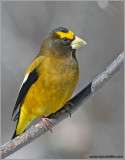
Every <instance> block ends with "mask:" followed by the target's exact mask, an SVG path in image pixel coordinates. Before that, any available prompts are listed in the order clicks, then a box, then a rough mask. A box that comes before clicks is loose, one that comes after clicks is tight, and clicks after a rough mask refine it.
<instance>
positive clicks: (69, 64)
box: [16, 56, 79, 134]
mask: <svg viewBox="0 0 125 160" xmlns="http://www.w3.org/2000/svg"><path fill="white" fill-rule="evenodd" d="M40 62H41V65H40V66H39V68H38V74H39V79H38V80H37V81H36V82H35V84H33V85H32V86H31V88H30V89H29V91H28V94H27V95H26V97H25V100H24V102H23V104H22V107H21V113H20V119H19V124H18V126H17V130H16V132H17V134H21V133H23V131H24V129H26V128H27V126H28V125H29V124H30V123H29V122H28V121H30V122H31V121H32V120H33V119H34V118H35V117H42V115H47V114H51V113H54V112H56V111H57V110H58V109H60V108H61V107H62V106H63V105H64V104H65V103H66V102H67V101H68V100H69V98H70V97H71V95H72V93H73V91H74V88H75V86H76V84H77V81H78V76H79V72H78V64H77V63H76V62H74V61H73V60H72V59H71V58H70V57H69V58H68V59H67V58H66V59H65V58H63V59H60V58H55V57H45V56H40V57H39V58H37V59H36V60H35V61H34V62H33V63H32V64H31V66H30V67H29V68H28V71H27V72H26V75H27V74H28V73H30V72H31V71H32V70H33V69H34V68H35V67H37V66H38V65H39V63H40ZM64 64H65V65H64ZM72 68H74V69H72ZM26 117H27V118H26ZM27 123H28V124H27ZM22 126H23V127H22ZM24 126H25V127H24Z"/></svg>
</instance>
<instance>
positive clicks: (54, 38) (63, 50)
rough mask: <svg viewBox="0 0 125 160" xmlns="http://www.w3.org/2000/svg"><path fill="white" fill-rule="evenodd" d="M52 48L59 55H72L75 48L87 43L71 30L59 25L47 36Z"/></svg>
mask: <svg viewBox="0 0 125 160" xmlns="http://www.w3.org/2000/svg"><path fill="white" fill-rule="evenodd" d="M47 43H48V45H49V47H50V49H51V50H52V51H53V52H54V53H55V54H56V55H58V56H70V55H71V54H72V52H73V50H76V49H77V48H79V47H81V46H83V45H86V44H87V43H86V42H85V41H84V40H83V39H81V38H79V37H77V36H75V35H74V33H73V32H71V31H70V30H68V29H66V28H64V27H59V28H56V29H54V30H52V31H51V33H50V35H49V37H48V38H47Z"/></svg>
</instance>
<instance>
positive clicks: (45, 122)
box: [41, 116, 53, 133]
mask: <svg viewBox="0 0 125 160" xmlns="http://www.w3.org/2000/svg"><path fill="white" fill-rule="evenodd" d="M41 120H42V122H43V125H44V127H45V129H48V130H50V131H51V133H52V128H51V126H50V124H49V122H50V123H53V121H52V120H51V119H49V118H46V117H45V116H42V117H41Z"/></svg>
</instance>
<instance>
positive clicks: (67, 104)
mask: <svg viewBox="0 0 125 160" xmlns="http://www.w3.org/2000/svg"><path fill="white" fill-rule="evenodd" d="M69 105H71V106H74V105H73V103H72V102H69V101H68V102H67V103H66V104H65V106H64V107H65V109H66V110H67V111H68V112H69V114H70V117H71V110H70V107H69Z"/></svg>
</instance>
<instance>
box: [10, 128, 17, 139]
mask: <svg viewBox="0 0 125 160" xmlns="http://www.w3.org/2000/svg"><path fill="white" fill-rule="evenodd" d="M17 136H18V135H16V129H15V132H14V134H13V137H12V138H11V140H12V139H14V138H15V137H17Z"/></svg>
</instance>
